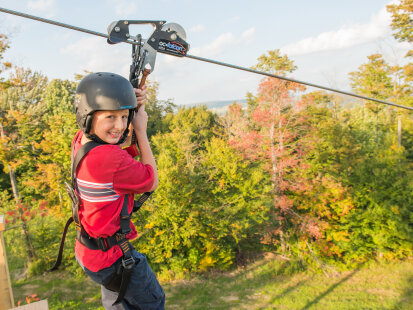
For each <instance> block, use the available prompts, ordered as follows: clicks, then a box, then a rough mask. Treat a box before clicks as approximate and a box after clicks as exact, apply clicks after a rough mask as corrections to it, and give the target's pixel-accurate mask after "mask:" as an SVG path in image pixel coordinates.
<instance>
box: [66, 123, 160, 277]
mask: <svg viewBox="0 0 413 310" xmlns="http://www.w3.org/2000/svg"><path fill="white" fill-rule="evenodd" d="M82 136H83V132H82V131H79V132H78V133H77V134H76V136H75V138H74V139H73V142H72V152H73V155H74V156H76V153H77V151H78V150H79V149H80V147H81V140H82ZM135 155H136V151H135V149H134V148H132V147H131V148H128V149H126V150H123V149H121V148H120V147H119V146H118V145H111V144H103V145H100V146H97V147H95V148H94V149H92V150H91V151H89V153H88V154H87V155H86V156H85V157H84V158H83V160H82V161H81V163H80V164H79V166H78V168H77V186H78V190H79V193H78V194H79V196H80V206H79V219H80V223H81V224H82V226H83V228H84V229H85V230H86V232H87V233H88V234H89V235H90V236H91V237H94V238H99V237H108V236H112V235H114V234H115V233H116V232H117V231H118V230H119V228H120V211H121V209H122V205H123V200H124V197H125V194H128V211H129V213H130V212H132V209H133V200H134V194H140V193H144V192H147V191H149V190H150V189H151V187H152V185H153V182H154V172H153V169H152V167H151V166H150V165H144V164H142V163H141V162H139V161H136V160H135V159H134V158H133V157H132V156H135ZM130 228H131V233H130V234H128V236H127V238H128V239H134V238H136V236H137V232H136V228H135V225H133V223H132V222H130ZM75 253H76V257H77V258H78V259H79V260H80V261H81V262H82V264H83V265H84V266H85V267H86V268H87V269H89V270H91V271H93V272H97V271H99V270H101V269H103V268H106V267H109V266H111V265H112V264H113V263H114V262H115V261H116V260H118V259H119V258H120V257H121V256H122V251H121V249H120V247H119V246H118V245H116V246H114V247H112V248H110V249H109V250H108V251H106V252H103V251H101V250H90V249H88V248H86V247H85V246H84V245H83V244H81V243H80V242H79V241H76V245H75Z"/></svg>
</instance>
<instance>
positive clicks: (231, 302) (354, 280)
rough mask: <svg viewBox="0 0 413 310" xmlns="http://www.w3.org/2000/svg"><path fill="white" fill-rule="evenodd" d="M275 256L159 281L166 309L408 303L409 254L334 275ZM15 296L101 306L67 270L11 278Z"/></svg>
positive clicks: (95, 293)
mask: <svg viewBox="0 0 413 310" xmlns="http://www.w3.org/2000/svg"><path fill="white" fill-rule="evenodd" d="M297 269H299V268H298V265H297V264H296V263H290V262H289V261H286V260H282V259H278V258H276V257H272V258H267V259H262V260H259V261H257V262H255V263H253V264H251V265H249V266H248V267H246V268H242V269H237V270H235V271H232V272H226V273H217V272H215V273H208V274H204V275H195V276H194V277H193V278H192V279H190V280H181V281H175V282H171V283H164V284H163V287H164V289H165V293H166V296H167V303H166V309H191V310H192V309H200V310H201V309H257V310H258V309H260V310H261V309H262V310H263V309H303V310H304V309H413V285H412V283H413V260H406V261H403V262H397V263H391V264H382V263H372V264H370V265H369V266H361V267H360V268H359V269H355V270H353V271H350V272H342V273H336V274H334V275H329V276H326V275H322V274H310V273H308V272H303V271H297ZM13 291H14V296H15V300H16V301H17V300H18V299H20V300H24V297H25V296H28V295H30V294H33V293H36V294H37V295H38V296H39V297H40V299H45V298H47V299H48V301H49V307H50V309H103V307H102V306H101V303H100V289H99V287H98V286H97V285H96V284H94V283H93V282H92V281H90V280H89V279H87V278H80V279H76V278H72V277H70V275H69V274H68V273H64V272H60V273H57V274H54V273H52V274H47V275H46V276H43V277H35V278H31V279H27V280H24V281H23V280H20V281H18V282H16V283H14V284H13Z"/></svg>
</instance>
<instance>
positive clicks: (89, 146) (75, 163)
mask: <svg viewBox="0 0 413 310" xmlns="http://www.w3.org/2000/svg"><path fill="white" fill-rule="evenodd" d="M99 145H102V144H99V143H97V142H95V141H89V142H87V143H85V144H83V145H82V146H81V147H80V149H79V151H77V153H76V156H75V157H74V158H73V154H72V187H73V188H75V184H74V182H75V176H76V169H77V166H78V165H79V164H80V162H81V161H82V159H83V158H84V157H85V156H86V154H87V153H89V151H91V150H93V149H94V148H95V147H97V146H99Z"/></svg>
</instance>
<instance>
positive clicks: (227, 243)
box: [138, 107, 266, 276]
mask: <svg viewBox="0 0 413 310" xmlns="http://www.w3.org/2000/svg"><path fill="white" fill-rule="evenodd" d="M215 118H216V116H214V115H213V114H212V113H211V112H208V111H207V110H206V109H205V108H203V107H201V108H192V109H181V110H179V111H178V113H177V114H176V115H175V116H173V118H172V119H171V122H170V124H171V127H170V129H171V132H168V133H164V134H161V133H160V134H157V135H156V136H154V137H153V139H152V141H153V144H154V146H155V148H156V152H157V153H158V154H159V155H158V160H157V161H158V171H159V175H160V184H161V185H160V187H159V188H158V189H157V191H156V194H155V197H154V198H153V202H152V203H150V211H151V212H148V211H143V213H142V214H143V216H142V217H141V221H140V223H141V225H138V227H140V229H141V234H142V236H141V238H140V239H139V245H140V249H142V251H143V252H145V253H148V256H149V258H150V259H151V261H152V262H153V263H155V264H156V265H158V266H160V268H161V270H163V271H164V276H168V274H167V272H166V271H167V270H169V271H170V272H171V273H172V275H175V276H182V271H184V272H185V271H190V270H193V271H197V270H207V269H209V268H211V267H220V268H224V269H225V268H227V267H228V266H230V265H231V264H233V263H234V259H235V254H236V253H237V252H238V251H239V250H240V244H242V243H243V242H245V240H247V239H249V238H253V237H254V235H255V234H256V228H257V227H258V226H257V225H260V224H261V223H262V222H263V220H264V218H265V212H266V211H265V210H266V208H265V204H264V203H263V202H262V201H259V200H254V199H253V198H254V197H256V196H259V195H260V193H261V192H262V190H265V187H263V183H262V181H263V179H264V175H263V173H262V171H260V169H256V167H251V169H252V170H249V169H247V168H248V164H247V163H245V162H244V161H243V160H242V158H241V157H240V156H238V155H237V154H236V153H235V151H234V150H233V149H231V148H230V147H229V146H228V144H227V143H226V142H225V140H223V139H222V138H220V137H219V136H218V135H217V133H216V132H217V131H218V128H217V126H216V124H215ZM155 206H156V208H155ZM169 276H171V274H169Z"/></svg>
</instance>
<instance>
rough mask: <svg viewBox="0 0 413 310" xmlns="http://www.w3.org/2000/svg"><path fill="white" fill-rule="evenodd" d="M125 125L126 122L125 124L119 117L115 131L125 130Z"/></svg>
mask: <svg viewBox="0 0 413 310" xmlns="http://www.w3.org/2000/svg"><path fill="white" fill-rule="evenodd" d="M123 123H124V122H123V119H122V117H117V118H116V121H115V129H119V130H121V129H123V127H124V126H125V125H124V124H123Z"/></svg>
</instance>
